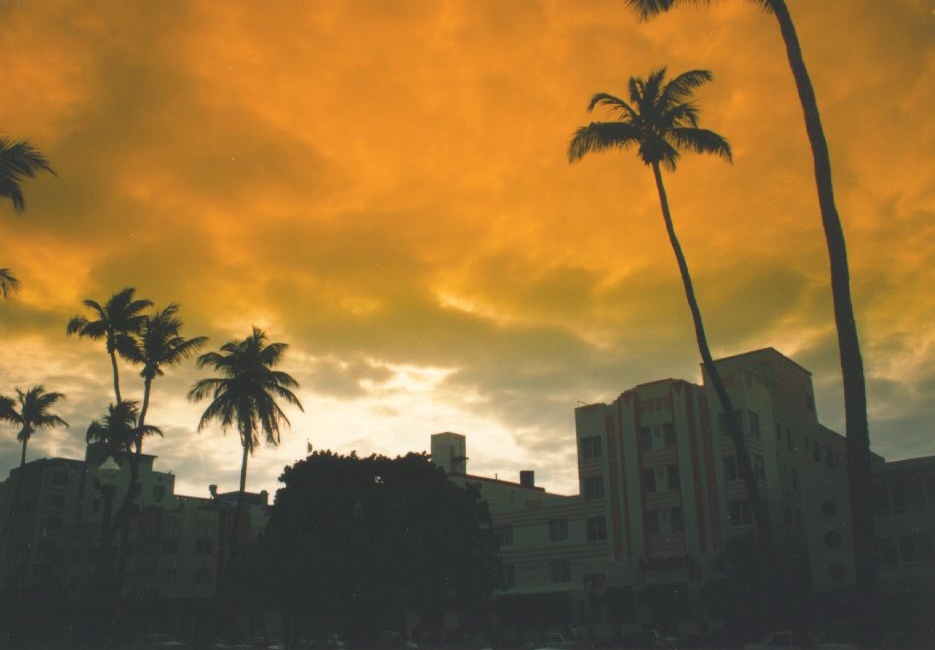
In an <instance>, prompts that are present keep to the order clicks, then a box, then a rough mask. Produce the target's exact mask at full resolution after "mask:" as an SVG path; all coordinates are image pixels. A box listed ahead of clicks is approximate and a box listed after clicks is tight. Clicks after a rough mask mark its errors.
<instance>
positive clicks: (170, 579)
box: [159, 569, 178, 585]
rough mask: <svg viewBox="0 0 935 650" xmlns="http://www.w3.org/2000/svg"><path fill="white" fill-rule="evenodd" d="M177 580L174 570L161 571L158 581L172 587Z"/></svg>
mask: <svg viewBox="0 0 935 650" xmlns="http://www.w3.org/2000/svg"><path fill="white" fill-rule="evenodd" d="M177 579H178V574H177V572H176V570H175V569H163V570H162V573H161V575H160V579H159V581H160V582H161V583H162V584H164V585H174V584H175V582H176V580H177Z"/></svg>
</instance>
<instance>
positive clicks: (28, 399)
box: [0, 386, 68, 467]
mask: <svg viewBox="0 0 935 650" xmlns="http://www.w3.org/2000/svg"><path fill="white" fill-rule="evenodd" d="M16 397H17V399H15V400H13V399H10V398H9V397H4V398H2V399H0V419H3V420H7V421H8V422H12V423H13V424H16V425H19V427H20V430H19V432H18V433H17V434H16V439H17V440H19V441H20V442H21V443H23V455H22V457H21V458H20V463H19V466H20V467H22V466H23V465H25V464H26V445H27V444H29V439H30V438H31V437H32V434H34V433H35V432H36V431H37V430H39V429H53V428H55V427H67V426H68V423H67V422H65V420H63V419H62V418H60V417H59V416H57V415H55V414H54V413H50V412H49V411H50V409H51V408H52V407H53V406H55V403H56V402H58V401H59V400H63V399H65V395H64V394H63V393H47V392H45V389H44V388H43V387H42V386H33V387H32V388H30V389H29V390H27V391H24V390H22V389H20V388H17V389H16ZM17 406H19V410H17Z"/></svg>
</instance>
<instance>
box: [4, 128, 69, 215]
mask: <svg viewBox="0 0 935 650" xmlns="http://www.w3.org/2000/svg"><path fill="white" fill-rule="evenodd" d="M40 171H47V172H49V173H50V174H52V175H53V176H54V175H55V171H54V170H53V169H52V166H51V165H50V164H49V161H48V160H46V159H45V156H43V155H42V154H41V153H40V152H39V150H38V149H36V148H35V147H34V146H32V145H31V144H30V143H28V142H26V141H24V140H17V141H13V140H9V139H7V138H2V137H0V197H2V198H6V199H10V201H12V202H13V209H14V210H16V211H17V212H22V211H23V210H25V209H26V202H25V201H24V200H23V190H22V188H21V187H20V185H22V182H23V181H24V180H26V179H27V178H35V177H36V174H37V173H38V172H40Z"/></svg>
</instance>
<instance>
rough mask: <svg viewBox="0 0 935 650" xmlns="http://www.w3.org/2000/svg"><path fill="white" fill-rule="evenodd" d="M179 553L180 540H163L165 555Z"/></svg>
mask: <svg viewBox="0 0 935 650" xmlns="http://www.w3.org/2000/svg"><path fill="white" fill-rule="evenodd" d="M178 552H179V540H178V538H177V537H176V538H172V539H164V540H162V553H163V554H164V555H175V554H176V553H178Z"/></svg>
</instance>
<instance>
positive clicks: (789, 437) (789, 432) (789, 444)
mask: <svg viewBox="0 0 935 650" xmlns="http://www.w3.org/2000/svg"><path fill="white" fill-rule="evenodd" d="M786 447H787V448H788V449H789V451H793V450H794V449H795V445H794V444H793V442H792V430H791V429H790V428H789V427H786Z"/></svg>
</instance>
